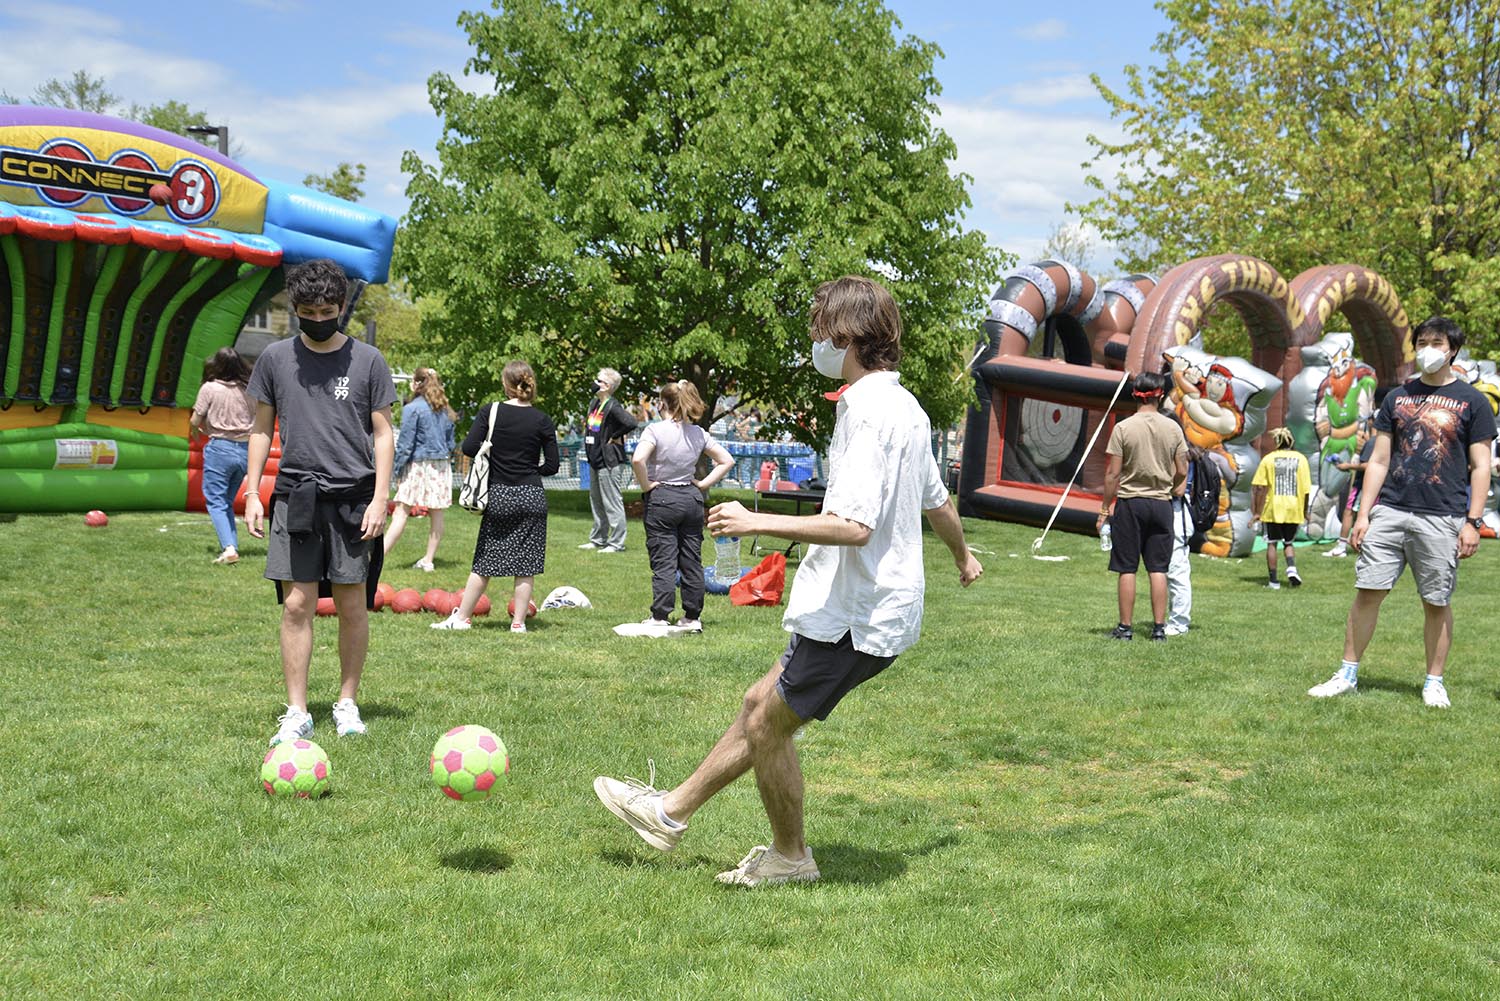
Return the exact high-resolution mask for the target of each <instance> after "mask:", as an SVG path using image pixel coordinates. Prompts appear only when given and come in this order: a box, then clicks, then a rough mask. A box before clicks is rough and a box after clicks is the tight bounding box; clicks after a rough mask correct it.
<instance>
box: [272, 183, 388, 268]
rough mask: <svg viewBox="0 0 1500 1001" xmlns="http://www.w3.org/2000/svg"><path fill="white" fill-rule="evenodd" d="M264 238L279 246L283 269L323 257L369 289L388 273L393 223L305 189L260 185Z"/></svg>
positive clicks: (348, 203) (360, 208) (328, 196)
mask: <svg viewBox="0 0 1500 1001" xmlns="http://www.w3.org/2000/svg"><path fill="white" fill-rule="evenodd" d="M261 183H263V184H265V186H266V190H267V195H266V230H265V235H266V236H267V237H269V238H270V239H272V240H274V241H275V242H276V243H278V244H280V245H281V249H282V251H283V252H284V253H285V255H286V256H285V261H286V263H288V264H298V263H300V262H302V261H310V260H312V259H313V258H315V257H329V258H332V259H333V260H335V261H337V262H338V263H339V265H340V266H341V267H343V269H344V270H345V271H346V272H348V274H349V277H351V278H359V279H361V280H363V281H366V282H369V283H371V284H372V285H374V284H379V283H381V282H384V281H385V280H386V279H388V278H389V277H390V273H391V251H392V249H393V248H394V247H395V242H396V220H395V219H393V218H391V217H390V216H388V215H385V214H384V213H381V212H375V211H373V210H371V209H367V208H365V207H363V206H361V205H355V204H354V203H353V202H346V201H344V200H343V199H342V198H335V197H334V196H332V195H328V194H324V193H323V192H321V191H314V190H312V189H311V188H304V187H299V186H295V185H291V184H283V183H281V182H280V181H263V182H261Z"/></svg>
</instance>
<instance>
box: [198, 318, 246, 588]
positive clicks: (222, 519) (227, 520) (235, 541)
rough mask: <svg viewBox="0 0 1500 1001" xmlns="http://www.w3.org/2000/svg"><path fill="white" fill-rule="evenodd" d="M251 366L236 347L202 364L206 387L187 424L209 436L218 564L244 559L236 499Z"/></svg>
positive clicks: (206, 490)
mask: <svg viewBox="0 0 1500 1001" xmlns="http://www.w3.org/2000/svg"><path fill="white" fill-rule="evenodd" d="M249 381H250V369H249V367H248V366H247V365H246V364H245V362H244V361H243V360H242V359H241V358H240V356H239V354H238V353H237V352H236V351H235V350H234V348H220V349H219V350H218V351H216V352H215V353H214V356H213V357H212V358H210V359H209V360H208V361H207V362H205V363H204V365H203V385H202V386H200V387H199V389H198V399H197V402H195V403H194V404H193V416H192V417H191V418H190V419H189V420H188V423H189V425H190V426H191V427H192V429H193V430H194V431H197V432H198V433H199V434H204V435H207V436H208V442H207V444H205V445H204V446H203V501H204V504H205V505H206V506H207V507H208V516H209V518H210V519H211V520H212V521H213V523H214V532H215V533H216V534H217V535H218V536H219V546H220V549H221V552H220V553H219V556H218V558H217V559H215V560H214V562H215V563H218V564H220V565H221V566H222V565H226V564H229V563H238V562H239V561H240V551H239V536H238V535H236V534H235V528H234V498H235V495H236V494H238V493H239V489H240V484H241V483H243V482H244V480H245V467H246V465H247V464H248V462H249V450H250V444H249V443H250V428H251V426H252V425H253V424H254V422H255V408H254V406H253V405H252V404H251V403H250V397H249V396H247V395H246V393H245V386H246V385H247V384H248V383H249Z"/></svg>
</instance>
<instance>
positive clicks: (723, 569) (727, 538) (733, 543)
mask: <svg viewBox="0 0 1500 1001" xmlns="http://www.w3.org/2000/svg"><path fill="white" fill-rule="evenodd" d="M714 577H716V578H717V579H719V580H727V581H729V582H730V583H733V582H734V581H737V580H739V579H740V537H739V536H738V535H721V536H719V537H718V538H716V539H714Z"/></svg>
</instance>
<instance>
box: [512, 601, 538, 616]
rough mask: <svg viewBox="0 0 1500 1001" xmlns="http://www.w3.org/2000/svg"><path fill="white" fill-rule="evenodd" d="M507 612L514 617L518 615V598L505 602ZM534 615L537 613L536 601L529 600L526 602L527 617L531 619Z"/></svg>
mask: <svg viewBox="0 0 1500 1001" xmlns="http://www.w3.org/2000/svg"><path fill="white" fill-rule="evenodd" d="M505 614H506V615H509V616H510V617H511V618H512V619H514V618H515V617H516V599H514V598H512V599H510V600H509V601H507V602H506V603H505ZM534 615H536V602H534V601H528V602H527V603H526V617H527V618H528V619H529V618H531V617H533V616H534Z"/></svg>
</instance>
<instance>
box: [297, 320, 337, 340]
mask: <svg viewBox="0 0 1500 1001" xmlns="http://www.w3.org/2000/svg"><path fill="white" fill-rule="evenodd" d="M297 329H299V330H301V331H302V332H303V333H304V334H306V335H307V339H308V340H310V341H316V342H318V343H319V344H321V343H323V342H324V341H326V340H328V338H330V337H332V336H333V335H334V334H336V333H338V332H339V318H338V317H336V316H335V317H334V318H333V319H331V320H309V319H308V318H307V317H305V316H299V317H297Z"/></svg>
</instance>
